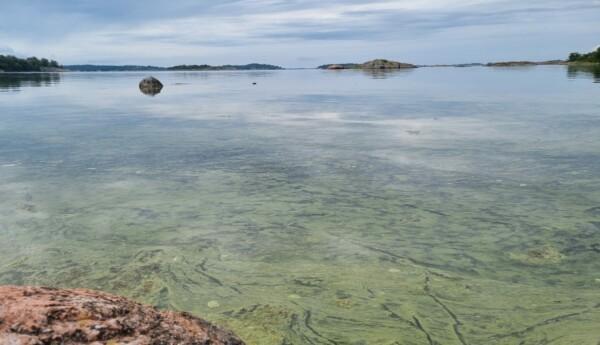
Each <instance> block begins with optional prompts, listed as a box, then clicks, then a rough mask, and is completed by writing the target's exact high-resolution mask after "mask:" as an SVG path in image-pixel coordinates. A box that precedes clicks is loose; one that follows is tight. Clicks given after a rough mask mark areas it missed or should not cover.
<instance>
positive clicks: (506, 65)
mask: <svg viewBox="0 0 600 345" xmlns="http://www.w3.org/2000/svg"><path fill="white" fill-rule="evenodd" d="M344 65H350V64H344ZM355 65H357V66H359V65H360V64H355ZM90 66H93V65H90ZM102 66H103V67H105V68H104V69H88V70H81V69H69V68H67V67H69V66H65V68H63V69H52V70H46V71H2V70H0V74H49V73H119V72H123V73H131V72H157V73H163V72H248V71H250V72H252V71H255V72H261V71H262V72H268V71H283V70H285V71H299V70H333V71H360V70H365V71H368V70H370V71H378V70H381V71H394V70H407V69H409V70H410V69H418V68H448V67H454V68H469V67H492V68H510V67H537V66H570V67H600V63H597V62H569V61H564V60H551V61H541V62H535V61H502V62H490V63H466V64H439V65H414V67H410V68H406V67H403V68H381V69H365V68H360V67H350V68H332V69H328V68H324V66H328V65H323V66H319V67H291V68H285V67H279V66H276V67H278V68H262V69H261V68H251V69H241V68H240V69H233V68H219V66H211V67H212V68H210V69H193V68H192V69H184V68H177V69H174V68H171V67H153V68H150V69H144V68H131V69H127V68H124V67H126V66H119V65H115V66H111V65H102ZM242 66H243V65H242ZM113 67H114V68H113ZM127 67H128V66H127ZM132 67H143V66H134V65H132Z"/></svg>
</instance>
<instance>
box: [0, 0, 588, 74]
mask: <svg viewBox="0 0 600 345" xmlns="http://www.w3.org/2000/svg"><path fill="white" fill-rule="evenodd" d="M0 2H1V6H0V54H7V53H8V54H14V55H18V56H32V55H37V56H45V57H50V58H54V59H56V60H58V61H59V62H61V63H64V64H75V63H97V64H153V65H161V66H168V65H174V64H182V63H188V64H192V63H196V64H201V63H208V64H226V63H232V64H242V63H249V62H263V63H273V64H278V65H282V66H286V67H313V66H316V65H319V64H323V63H331V62H360V61H364V60H368V59H372V58H378V57H381V58H388V59H395V60H399V61H403V62H413V63H418V64H434V63H463V62H488V61H498V60H512V59H529V60H545V59H555V58H564V57H566V56H567V55H568V53H569V52H571V51H589V50H591V49H593V48H594V47H596V46H598V45H599V44H600V0H587V1H582V0H371V1H367V0H170V1H164V0H145V1H138V0H0Z"/></svg>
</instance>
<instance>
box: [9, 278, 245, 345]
mask: <svg viewBox="0 0 600 345" xmlns="http://www.w3.org/2000/svg"><path fill="white" fill-rule="evenodd" d="M0 344H18V345H38V344H61V345H83V344H94V345H96V344H115V345H116V344H136V345H158V344H178V345H243V344H244V342H243V341H242V340H240V339H239V338H238V337H236V336H235V335H233V334H232V333H230V332H228V331H225V330H223V329H221V328H219V327H217V326H214V325H212V324H210V323H209V322H207V321H205V320H202V319H200V318H197V317H194V316H192V315H190V314H187V313H177V312H172V311H159V310H157V309H156V308H154V307H150V306H144V305H142V304H139V303H136V302H133V301H130V300H128V299H126V298H123V297H118V296H114V295H110V294H106V293H103V292H97V291H91V290H85V289H73V290H61V289H52V288H38V287H18V286H0Z"/></svg>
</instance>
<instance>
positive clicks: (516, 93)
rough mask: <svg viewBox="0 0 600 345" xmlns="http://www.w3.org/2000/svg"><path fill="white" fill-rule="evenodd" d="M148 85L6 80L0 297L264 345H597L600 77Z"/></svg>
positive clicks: (377, 77)
mask: <svg viewBox="0 0 600 345" xmlns="http://www.w3.org/2000/svg"><path fill="white" fill-rule="evenodd" d="M145 76H146V74H144V73H88V74H85V73H81V74H77V73H69V74H66V73H65V74H60V75H58V74H54V75H43V74H41V75H40V74H38V75H8V74H4V75H3V74H0V284H39V285H50V286H58V287H87V288H93V289H100V290H105V291H109V292H113V293H117V294H122V295H126V296H129V297H132V298H134V299H136V300H139V301H141V302H145V303H151V304H154V305H157V306H159V307H160V308H167V309H176V310H185V311H189V312H192V313H195V314H198V315H201V316H204V317H206V318H208V319H210V320H212V321H215V322H217V323H219V324H221V325H223V326H226V327H229V328H231V329H233V330H234V331H235V332H237V333H238V334H239V335H240V336H242V337H243V338H244V339H245V340H246V341H247V342H248V344H253V345H271V344H272V345H291V344H331V345H336V344H338V345H341V344H353V345H364V344H376V345H392V344H395V345H399V344H402V345H405V344H409V345H410V344H425V345H434V344H443V345H447V344H449V345H452V344H457V345H480V344H522V345H534V344H569V345H570V344H582V345H588V344H589V345H596V344H598V342H599V341H600V96H599V95H600V84H597V83H595V82H598V81H600V73H598V72H594V71H593V70H573V69H571V70H569V69H567V68H566V67H560V66H549V67H536V68H516V69H510V68H505V69H493V68H448V69H419V70H411V71H402V72H398V73H392V74H366V73H362V72H353V71H343V72H333V71H277V72H247V73H246V72H243V73H242V72H208V73H155V76H157V77H158V78H159V79H161V80H162V81H163V83H164V84H165V88H164V89H163V92H162V93H161V94H159V95H156V96H155V97H149V96H146V95H143V94H141V93H140V92H139V90H138V89H137V83H138V82H139V80H140V79H142V78H143V77H145ZM252 82H257V85H255V86H253V85H252Z"/></svg>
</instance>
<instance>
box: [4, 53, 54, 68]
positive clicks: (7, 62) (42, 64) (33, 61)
mask: <svg viewBox="0 0 600 345" xmlns="http://www.w3.org/2000/svg"><path fill="white" fill-rule="evenodd" d="M54 68H62V66H61V65H60V64H59V63H58V62H56V61H55V60H48V59H46V58H41V59H38V58H37V57H30V58H26V59H21V58H18V57H16V56H12V55H0V71H4V72H43V71H45V70H48V69H54Z"/></svg>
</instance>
